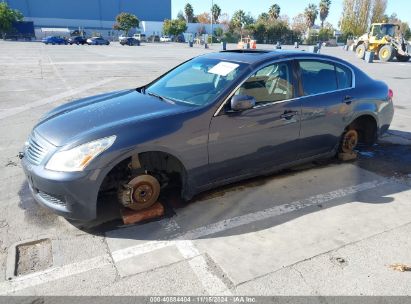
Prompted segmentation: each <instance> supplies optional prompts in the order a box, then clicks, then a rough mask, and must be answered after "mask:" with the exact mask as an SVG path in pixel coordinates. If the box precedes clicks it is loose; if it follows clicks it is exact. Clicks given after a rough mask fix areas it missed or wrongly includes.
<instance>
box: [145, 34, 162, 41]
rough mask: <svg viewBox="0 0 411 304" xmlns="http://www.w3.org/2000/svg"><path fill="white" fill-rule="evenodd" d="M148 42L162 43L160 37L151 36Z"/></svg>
mask: <svg viewBox="0 0 411 304" xmlns="http://www.w3.org/2000/svg"><path fill="white" fill-rule="evenodd" d="M147 42H160V36H158V35H151V36H149V37H148V39H147Z"/></svg>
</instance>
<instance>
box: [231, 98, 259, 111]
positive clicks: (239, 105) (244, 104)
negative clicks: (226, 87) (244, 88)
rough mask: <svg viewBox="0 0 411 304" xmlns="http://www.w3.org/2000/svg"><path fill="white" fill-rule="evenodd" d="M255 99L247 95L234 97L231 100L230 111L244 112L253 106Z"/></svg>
mask: <svg viewBox="0 0 411 304" xmlns="http://www.w3.org/2000/svg"><path fill="white" fill-rule="evenodd" d="M255 102H256V100H255V98H254V97H253V96H248V95H235V96H233V97H232V98H231V110H233V111H244V110H248V109H252V108H253V107H254V106H255Z"/></svg>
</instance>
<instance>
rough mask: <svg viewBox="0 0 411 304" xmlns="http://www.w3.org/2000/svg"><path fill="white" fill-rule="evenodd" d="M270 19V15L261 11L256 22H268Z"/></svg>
mask: <svg viewBox="0 0 411 304" xmlns="http://www.w3.org/2000/svg"><path fill="white" fill-rule="evenodd" d="M269 19H270V15H269V14H268V13H261V15H260V16H258V19H257V22H268V20H269Z"/></svg>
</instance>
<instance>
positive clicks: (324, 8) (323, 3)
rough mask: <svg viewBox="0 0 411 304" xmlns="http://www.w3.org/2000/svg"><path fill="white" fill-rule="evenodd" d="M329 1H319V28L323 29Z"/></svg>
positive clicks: (328, 10)
mask: <svg viewBox="0 0 411 304" xmlns="http://www.w3.org/2000/svg"><path fill="white" fill-rule="evenodd" d="M330 6H331V0H321V1H320V20H321V28H323V27H324V21H325V19H327V17H328V14H329V13H330Z"/></svg>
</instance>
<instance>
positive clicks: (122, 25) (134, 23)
mask: <svg viewBox="0 0 411 304" xmlns="http://www.w3.org/2000/svg"><path fill="white" fill-rule="evenodd" d="M139 24H140V21H139V20H138V18H137V17H136V15H133V14H130V13H120V14H118V15H117V17H116V23H115V24H114V25H113V28H114V29H115V30H120V31H124V33H125V35H126V36H128V32H129V31H130V30H131V29H132V28H135V27H138V26H139Z"/></svg>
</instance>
